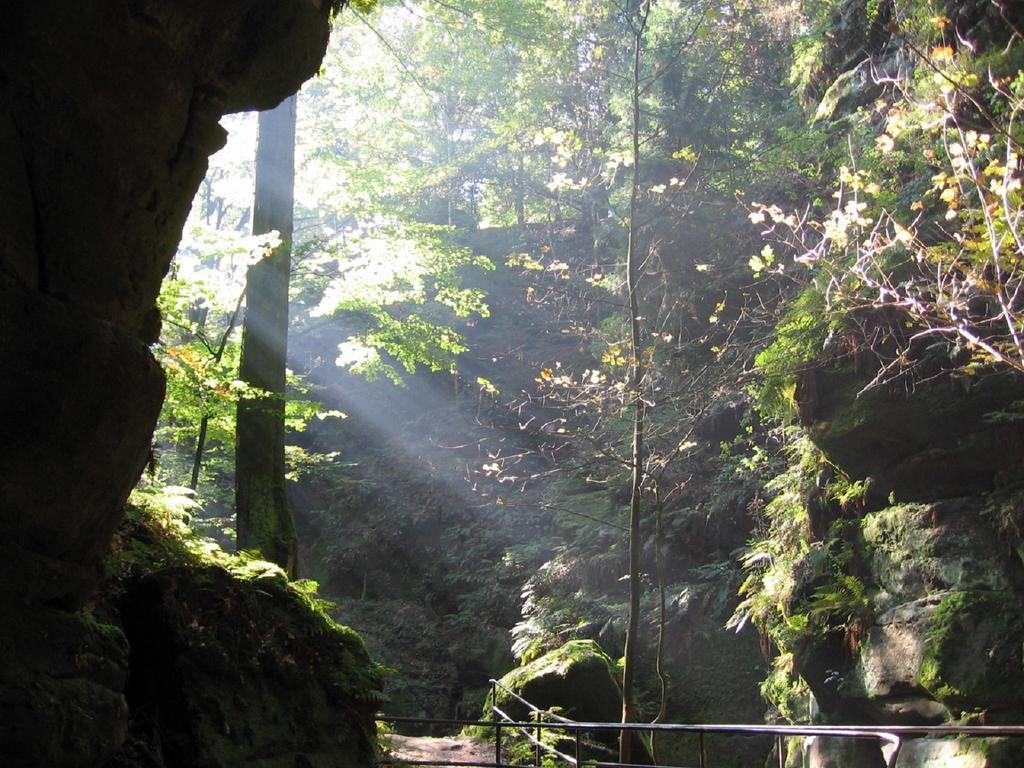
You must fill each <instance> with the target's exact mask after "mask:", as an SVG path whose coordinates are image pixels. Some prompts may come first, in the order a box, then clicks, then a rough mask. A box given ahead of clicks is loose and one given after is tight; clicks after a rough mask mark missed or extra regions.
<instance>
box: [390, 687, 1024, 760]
mask: <svg viewBox="0 0 1024 768" xmlns="http://www.w3.org/2000/svg"><path fill="white" fill-rule="evenodd" d="M489 682H490V684H491V712H492V714H493V715H494V716H495V717H496V718H500V719H495V720H464V719H454V718H449V719H445V718H418V717H390V716H384V715H381V716H380V717H378V718H377V719H378V721H381V722H391V723H423V724H433V725H458V726H481V727H485V728H493V729H494V732H495V740H494V742H495V744H494V746H495V753H494V754H495V759H494V761H493V762H487V763H484V762H472V761H469V762H466V761H462V762H460V761H438V760H412V761H410V760H405V761H402V762H404V763H406V764H407V765H444V766H460V767H462V768H520V767H519V766H511V765H510V764H508V763H503V762H502V761H501V747H502V743H501V737H502V730H503V729H504V728H511V729H513V730H517V731H519V732H520V733H522V734H523V735H524V736H525V737H526V739H527V740H528V741H529V742H530V743H531V744H533V745H534V747H535V749H536V752H535V765H538V766H539V765H540V764H541V752H542V751H546V752H548V753H549V754H551V755H554V756H555V757H557V758H558V759H559V760H561V761H563V762H565V763H566V764H567V765H569V766H572V767H573V768H583V766H584V765H585V766H587V767H588V768H590V767H591V766H592V767H593V768H650V767H649V766H640V765H634V764H630V763H618V762H604V761H600V760H597V761H595V760H583V759H582V755H581V752H582V736H583V734H584V733H586V732H618V733H622V732H624V731H625V732H648V733H690V734H695V735H697V736H698V737H699V740H700V745H699V747H700V749H699V758H698V759H699V763H698V765H699V768H707V757H706V754H705V749H704V736H705V735H707V734H716V733H718V734H733V735H739V736H744V735H746V736H774V737H775V738H776V741H777V744H778V755H779V766H780V768H781V767H782V766H783V762H784V753H783V749H782V739H783V738H785V737H791V736H819V737H826V738H853V739H876V740H878V741H879V742H881V743H883V744H889V745H891V747H892V751H891V752H890V753H889V755H888V756H887V757H886V768H894V766H895V765H896V760H897V759H898V758H899V755H900V751H901V750H902V748H903V740H904V738H906V737H910V736H918V737H920V736H975V737H998V736H1009V737H1024V726H1021V725H1009V726H998V725H962V726H961V725H927V726H925V725H892V726H884V727H875V726H866V725H863V726H862V725H750V724H724V723H715V724H708V723H705V724H682V723H607V722H593V723H592V722H580V721H577V720H571V719H569V718H566V717H563V716H561V715H556V714H555V713H553V712H550V711H547V710H542V709H540V708H539V707H537V706H535V705H534V704H532V703H531V702H529V701H527V700H526V699H524V698H523V697H522V696H520V695H518V694H517V693H515V692H514V691H511V690H509V688H508V687H507V686H504V685H502V684H501V683H500V682H499V681H497V680H490V681H489ZM499 687H500V688H501V689H502V690H503V691H505V692H507V693H508V694H510V695H511V696H512V697H513V698H514V699H515V700H516V701H518V702H520V703H521V704H523V705H524V706H525V707H526V708H527V710H528V711H529V712H530V713H531V714H533V715H535V716H536V719H535V720H533V721H526V722H524V721H517V720H514V719H513V718H512V717H511V716H510V715H508V713H506V712H504V711H503V710H501V709H500V708H498V706H497V690H498V688H499ZM545 717H547V718H550V719H551V720H555V721H557V722H544V719H543V718H545ZM544 729H548V730H556V731H566V732H568V733H572V734H573V735H574V738H575V755H569V754H566V753H565V752H562V751H560V750H558V749H556V748H555V747H552V746H550V745H548V744H544V743H543V742H542V740H541V738H540V736H541V732H542V731H543V730H544ZM535 734H536V735H535ZM382 762H384V763H387V762H388V761H382ZM661 768H682V767H681V766H676V767H673V766H663V767H661Z"/></svg>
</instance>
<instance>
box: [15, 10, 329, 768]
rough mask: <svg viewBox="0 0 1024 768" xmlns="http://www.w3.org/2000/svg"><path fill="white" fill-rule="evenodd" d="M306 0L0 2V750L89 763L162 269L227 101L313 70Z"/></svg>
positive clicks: (122, 704)
mask: <svg viewBox="0 0 1024 768" xmlns="http://www.w3.org/2000/svg"><path fill="white" fill-rule="evenodd" d="M329 11H330V8H329V7H328V4H327V3H326V2H320V1H319V0H228V1H227V2H213V1H212V0H175V1H174V2H157V1H156V0H103V1H102V2H95V3H84V4H81V3H68V2H61V1H60V0H15V1H14V2H11V3H7V4H5V6H4V8H3V10H2V11H0V16H2V22H0V174H2V176H3V184H2V185H0V361H2V370H3V375H2V384H0V388H2V390H3V397H2V398H0V423H2V424H3V439H2V440H0V467H2V468H3V471H2V475H0V755H2V756H3V758H4V759H3V761H2V762H3V763H4V765H8V766H30V765H47V766H73V765H83V766H85V765H89V766H92V765H100V764H102V763H103V762H104V760H105V759H106V758H108V757H109V756H110V755H112V754H113V753H114V752H116V751H117V750H118V748H119V747H120V745H121V744H122V742H123V741H124V738H125V735H126V733H127V728H128V720H129V711H128V706H127V704H126V700H125V697H124V689H125V678H126V673H127V668H128V657H129V654H130V653H135V652H136V650H137V649H130V648H129V646H128V643H127V642H126V640H125V637H124V635H123V633H122V632H121V631H120V629H118V628H117V627H116V626H112V625H100V624H97V622H96V621H95V620H94V619H93V618H92V617H91V616H90V614H89V612H88V611H83V610H81V608H82V606H83V604H84V603H85V602H86V601H87V599H88V597H89V595H90V593H91V592H92V590H93V589H94V587H95V585H96V584H97V582H98V580H99V578H100V575H101V568H100V564H101V560H102V558H103V556H104V554H105V553H106V552H107V550H108V548H109V546H110V542H111V538H112V535H113V533H114V530H115V528H116V526H117V525H118V523H119V521H120V519H121V517H122V514H123V512H122V510H123V505H124V502H125V499H126V498H127V496H128V493H129V491H130V490H131V488H132V486H133V485H134V483H135V481H136V480H137V478H138V476H139V475H140V473H141V472H142V470H143V467H144V465H145V464H146V462H147V456H148V453H149V445H150V437H151V434H152V430H153V426H154V424H155V422H156V418H157V415H158V412H159V410H160V406H161V401H162V398H163V391H164V378H163V374H162V372H161V370H160V368H159V366H158V365H157V364H156V362H155V361H154V359H153V357H152V355H151V354H150V352H149V350H148V349H147V345H148V344H150V343H152V342H154V341H155V340H156V339H157V337H158V335H159V331H160V317H159V313H158V312H157V310H156V308H155V301H156V297H157V292H158V290H159V287H160V282H161V280H162V278H163V276H164V274H165V273H166V271H167V268H168V265H169V263H170V260H171V257H172V256H173V254H174V251H175V247H176V245H177V243H178V239H179V237H180V233H181V228H182V225H183V223H184V220H185V217H186V215H187V213H188V210H189V206H190V202H191V200H192V197H193V195H194V193H195V190H196V188H197V187H198V185H199V183H200V181H201V179H202V177H203V175H204V173H205V170H206V165H207V158H208V156H209V155H210V154H211V153H213V152H214V151H216V150H217V149H218V148H220V146H222V144H223V142H224V139H225V135H224V131H223V129H222V128H221V127H220V126H219V124H218V120H219V119H220V117H221V116H222V115H223V114H225V113H228V112H233V111H239V110H243V109H260V108H269V107H271V106H273V105H274V104H276V103H277V102H279V101H280V100H281V99H282V98H284V97H285V96H286V95H288V94H289V93H291V92H294V91H295V90H296V89H297V88H298V86H299V85H300V84H301V82H302V81H303V80H305V79H306V78H308V77H310V76H311V75H312V74H313V73H315V71H316V70H317V67H318V66H319V63H320V61H321V59H322V57H323V54H324V50H325V46H326V42H327V37H328V31H329V26H328V15H329Z"/></svg>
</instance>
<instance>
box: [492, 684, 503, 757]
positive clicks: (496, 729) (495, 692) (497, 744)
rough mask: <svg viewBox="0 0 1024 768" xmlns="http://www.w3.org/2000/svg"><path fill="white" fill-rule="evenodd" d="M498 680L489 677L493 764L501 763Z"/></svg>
mask: <svg viewBox="0 0 1024 768" xmlns="http://www.w3.org/2000/svg"><path fill="white" fill-rule="evenodd" d="M497 708H498V681H497V680H494V679H493V678H492V679H491V717H493V718H494V765H495V766H499V765H501V721H500V720H499V719H498V717H499V716H498V713H497V712H496V711H495V710H496V709H497Z"/></svg>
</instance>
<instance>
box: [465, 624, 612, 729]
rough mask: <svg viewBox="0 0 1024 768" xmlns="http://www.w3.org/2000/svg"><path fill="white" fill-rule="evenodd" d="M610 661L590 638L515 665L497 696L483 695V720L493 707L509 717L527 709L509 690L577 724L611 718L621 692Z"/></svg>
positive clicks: (523, 714)
mask: <svg viewBox="0 0 1024 768" xmlns="http://www.w3.org/2000/svg"><path fill="white" fill-rule="evenodd" d="M617 679H618V672H617V670H616V667H615V663H614V662H613V661H612V660H611V659H610V658H609V657H608V654H606V653H605V652H604V651H602V650H601V648H600V646H598V644H597V643H595V642H594V641H593V640H571V641H569V642H568V643H566V644H565V645H563V646H562V647H561V648H558V649H556V650H554V651H551V652H550V653H547V654H545V655H543V656H541V657H540V658H539V659H536V660H535V661H532V662H531V663H529V664H527V665H526V666H523V667H518V668H517V669H514V670H512V671H511V672H509V673H508V674H507V675H505V676H504V677H503V678H501V680H500V681H499V682H500V683H501V686H500V687H499V688H498V690H497V700H495V699H494V697H493V696H492V695H488V697H487V701H486V702H485V704H484V711H483V715H482V718H483V719H484V720H492V719H494V715H493V713H492V712H491V706H492V705H496V706H497V707H498V708H499V709H500V710H502V711H503V712H505V713H506V714H507V715H509V716H510V717H511V718H512V719H514V720H525V719H527V718H528V717H529V713H528V712H527V709H526V707H525V706H523V705H522V704H520V703H519V702H518V701H516V700H515V699H514V698H513V697H512V696H510V695H509V694H508V692H507V691H504V690H502V688H508V689H509V690H511V691H513V692H515V693H516V694H518V695H519V696H522V697H523V698H524V699H526V700H527V701H529V702H530V703H532V704H533V705H534V706H537V707H539V708H541V709H554V710H556V711H557V712H559V713H560V714H561V715H563V716H564V717H570V718H572V719H573V720H579V721H581V722H615V721H617V720H618V719H619V714H620V711H621V703H622V698H621V693H620V692H619V684H618V682H617Z"/></svg>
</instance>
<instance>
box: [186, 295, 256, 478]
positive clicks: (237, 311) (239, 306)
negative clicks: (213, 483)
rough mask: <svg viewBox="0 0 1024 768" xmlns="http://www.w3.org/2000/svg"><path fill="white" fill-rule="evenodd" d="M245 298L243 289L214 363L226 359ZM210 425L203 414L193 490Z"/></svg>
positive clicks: (193, 463)
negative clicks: (225, 351)
mask: <svg viewBox="0 0 1024 768" xmlns="http://www.w3.org/2000/svg"><path fill="white" fill-rule="evenodd" d="M244 300H245V291H242V293H241V295H239V297H238V301H237V302H235V311H234V312H232V313H231V317H230V318H229V319H228V327H227V328H226V329H225V330H224V335H223V336H221V337H220V344H219V345H217V352H216V354H215V355H214V356H213V362H214V363H220V361H221V360H223V359H224V350H225V349H227V346H228V339H230V338H231V332H232V331H233V330H235V323H237V322H238V315H239V314H240V313H241V311H242V302H243V301H244ZM209 426H210V417H209V416H203V418H202V421H200V422H199V436H198V437H197V438H196V451H195V455H194V456H193V457H192V481H191V483H190V484H189V488H191V489H192V490H193V491H194V490H196V489H197V488H199V471H200V470H201V469H202V467H203V451H204V450H205V449H206V433H207V430H208V429H209Z"/></svg>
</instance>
